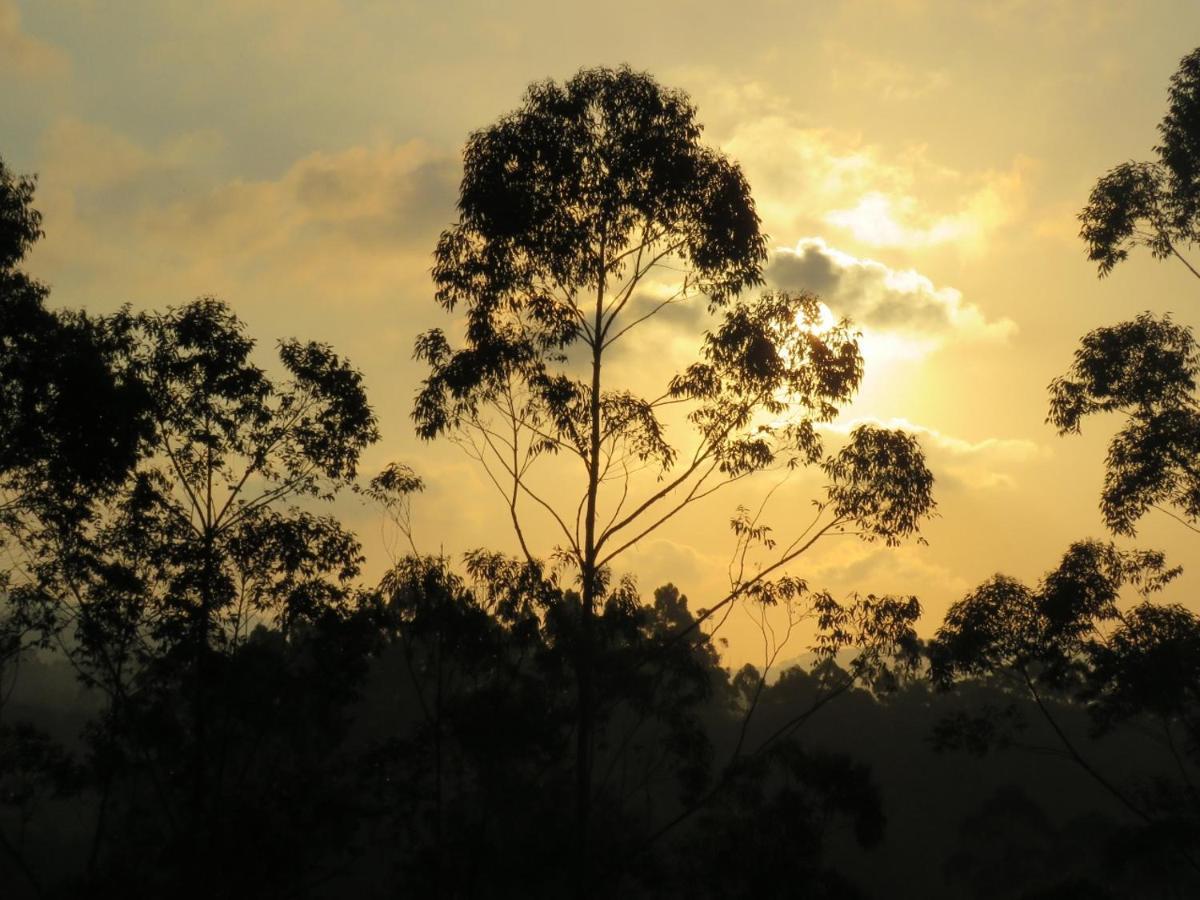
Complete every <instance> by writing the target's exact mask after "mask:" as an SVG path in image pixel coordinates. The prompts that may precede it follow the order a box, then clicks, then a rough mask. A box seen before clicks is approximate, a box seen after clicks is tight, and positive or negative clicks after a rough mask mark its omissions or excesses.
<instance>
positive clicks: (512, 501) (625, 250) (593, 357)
mask: <svg viewBox="0 0 1200 900" xmlns="http://www.w3.org/2000/svg"><path fill="white" fill-rule="evenodd" d="M700 138H701V126H700V125H699V124H698V123H697V121H696V118H695V110H694V108H693V106H692V104H691V103H690V101H689V100H688V98H687V97H686V96H685V95H684V94H683V93H681V92H679V91H675V90H670V89H667V88H664V87H663V86H661V85H659V84H658V83H657V82H656V81H655V80H654V79H653V78H651V77H650V76H649V75H646V74H642V73H638V72H633V71H631V70H630V69H628V68H619V69H590V70H583V71H581V72H579V73H578V74H577V75H575V76H574V77H572V78H571V79H569V80H567V81H566V82H564V83H562V84H558V83H555V82H552V81H546V82H541V83H537V84H534V85H533V86H531V87H530V88H529V90H528V92H527V94H526V96H525V99H524V102H523V103H522V105H521V106H520V107H519V108H518V109H516V110H515V111H514V112H512V113H510V114H508V115H506V116H504V117H503V118H501V119H500V120H499V121H498V122H497V123H495V124H494V125H492V126H490V127H488V128H485V129H482V130H480V131H478V132H475V133H474V134H473V135H471V137H470V139H469V140H468V143H467V146H466V149H465V153H464V166H463V178H462V184H461V190H460V194H459V201H458V213H459V217H458V221H457V222H456V223H455V224H454V225H452V226H451V227H450V228H448V229H447V230H446V231H445V232H443V234H442V235H441V238H440V240H439V241H438V244H437V249H436V252H435V263H434V268H433V277H434V282H435V285H436V288H437V292H436V297H437V300H438V302H439V303H440V304H441V305H442V306H443V307H444V308H445V309H446V311H447V312H456V311H458V312H460V313H461V315H462V316H463V318H464V319H465V323H464V332H463V341H462V343H461V345H460V346H458V347H454V346H452V345H451V342H450V340H449V339H448V338H447V337H446V335H445V334H444V333H443V331H441V330H440V329H435V330H432V331H429V332H427V333H425V334H423V335H421V336H420V337H419V338H418V340H417V342H416V347H415V352H416V355H417V357H418V358H419V359H421V360H423V361H424V362H425V363H427V364H428V366H429V376H428V377H427V378H426V380H425V382H424V384H423V386H422V388H421V390H420V391H419V392H418V394H417V397H416V403H415V409H414V413H413V417H414V420H415V423H416V426H417V431H418V433H419V434H420V435H421V436H423V437H425V438H434V437H437V436H439V435H443V434H448V435H451V436H453V437H454V438H455V439H457V440H459V441H460V442H461V443H462V444H463V445H464V446H465V447H466V448H467V449H468V451H469V452H470V453H471V454H472V455H473V456H475V458H476V459H478V461H479V462H480V463H481V464H482V466H483V467H484V470H485V471H486V473H487V475H488V477H489V478H490V480H491V482H492V483H493V484H494V485H495V487H496V488H497V489H498V491H499V492H500V494H501V495H502V496H503V499H504V503H505V505H506V507H507V512H508V516H509V518H510V520H511V523H512V526H513V529H514V531H515V535H516V539H517V541H518V542H519V544H520V546H521V550H522V552H523V553H524V555H525V557H526V558H527V560H528V561H530V562H532V561H534V560H535V558H536V557H538V556H540V555H542V554H539V553H535V549H540V548H535V547H534V546H531V542H532V540H533V537H532V533H531V526H530V516H529V512H530V511H533V512H534V513H535V514H537V515H541V516H544V517H545V521H547V522H548V523H549V526H550V527H551V528H552V529H553V530H554V533H555V534H556V535H557V542H556V544H555V545H554V546H553V547H552V548H547V549H548V550H549V554H548V555H550V556H552V557H553V558H554V559H555V561H556V563H557V564H558V565H559V567H560V571H570V572H573V573H574V575H575V576H576V577H577V578H578V585H579V609H580V620H581V621H580V633H581V638H580V640H579V642H578V650H577V652H576V653H575V658H574V663H573V664H574V669H575V674H576V678H577V686H578V727H577V732H576V738H577V740H576V745H577V746H576V777H577V785H576V805H577V816H578V826H579V835H578V838H579V844H580V853H581V854H583V856H584V857H585V859H584V865H586V852H587V851H586V847H587V841H588V827H589V826H588V819H589V809H590V803H591V799H590V798H591V795H592V790H593V784H592V761H593V746H592V745H593V740H594V734H593V724H594V719H595V708H594V707H595V702H596V698H595V692H594V685H593V669H594V666H595V659H594V647H593V646H592V644H593V639H594V635H593V630H594V625H593V622H594V620H595V618H596V616H597V610H598V607H599V604H600V603H601V602H603V600H604V597H605V595H606V590H607V589H608V586H609V585H610V583H611V579H612V575H611V572H612V567H613V566H614V565H615V564H616V563H617V562H618V560H619V559H620V558H621V556H622V554H623V553H625V552H626V551H628V550H629V549H630V548H632V547H633V546H635V545H636V544H637V542H638V541H640V540H642V539H644V538H646V537H647V536H648V535H650V534H652V533H654V532H655V531H656V529H659V528H660V527H662V526H663V525H664V524H666V523H667V522H668V521H670V520H672V519H673V518H674V517H676V516H677V515H679V514H680V513H681V512H682V511H683V510H684V509H686V508H687V507H689V506H690V505H692V504H694V503H696V502H698V501H700V500H702V499H703V498H705V497H708V496H710V495H712V494H713V493H715V492H716V491H718V490H720V489H721V488H723V487H725V486H727V485H729V484H732V483H734V482H738V481H741V480H742V479H744V478H746V477H748V476H750V475H752V474H754V473H758V472H762V471H764V470H768V469H772V468H783V467H796V466H806V465H814V464H818V463H820V464H822V465H823V466H824V468H825V472H826V474H827V476H828V480H829V482H830V485H829V489H828V493H827V495H826V497H825V498H823V499H822V500H821V501H820V502H819V503H818V510H817V511H818V517H817V519H818V520H817V521H814V522H813V524H812V525H811V526H810V527H809V529H808V530H807V531H805V532H803V533H802V534H800V535H799V536H793V537H791V538H788V539H786V540H784V539H779V540H777V539H776V538H775V537H774V536H773V535H772V534H771V533H770V530H769V529H768V528H767V527H766V526H765V525H764V524H763V523H762V522H761V521H760V519H759V516H758V515H755V514H751V513H750V512H748V511H741V512H739V513H738V515H737V516H735V517H734V520H733V525H734V530H735V532H736V533H737V548H738V549H737V550H736V551H735V556H736V557H737V558H738V560H739V561H740V562H739V565H736V566H734V567H732V568H731V572H732V573H733V574H732V575H731V583H730V589H729V592H728V594H727V596H726V597H725V598H723V599H721V600H719V601H717V602H715V603H713V604H710V605H708V608H707V611H706V612H705V613H704V614H703V615H701V616H700V617H698V620H697V621H696V622H695V623H693V625H692V626H689V628H690V630H693V631H694V630H695V629H696V628H698V627H699V624H700V622H702V621H704V620H706V619H708V618H710V617H711V616H712V615H713V614H714V613H715V612H717V611H718V610H720V609H722V608H725V607H727V606H728V605H729V604H731V603H733V602H735V601H736V600H737V599H738V598H740V597H746V596H751V595H753V596H755V597H756V598H757V599H759V600H763V601H772V600H776V601H781V602H782V601H789V602H790V601H792V600H798V598H799V597H800V596H802V595H805V594H806V592H807V586H806V585H805V584H804V583H803V582H802V581H801V580H800V579H797V578H795V577H794V576H791V575H788V574H786V572H787V566H788V564H789V563H791V562H792V561H794V560H795V559H796V558H798V557H799V556H800V555H801V554H802V553H804V552H805V551H806V550H807V549H808V548H810V547H811V546H812V545H813V544H814V543H815V542H816V541H817V540H819V539H820V538H821V537H823V536H826V535H830V534H834V533H839V532H840V533H845V532H855V533H858V534H860V535H861V536H863V537H865V538H867V539H876V538H878V539H882V540H885V541H887V542H889V543H892V542H895V541H897V540H899V539H901V538H903V537H905V536H908V535H911V534H913V533H914V532H915V531H916V530H917V526H918V524H919V522H920V521H921V519H922V518H923V517H924V516H925V515H927V514H928V513H929V512H930V511H931V509H932V507H933V501H932V498H931V493H930V491H931V485H932V478H931V476H930V475H929V472H928V470H927V469H926V468H925V466H924V460H923V457H922V456H921V453H920V448H919V447H918V446H917V445H916V444H915V442H914V441H913V440H912V439H911V438H910V437H908V436H907V435H904V434H901V433H898V432H889V431H885V430H882V429H876V428H869V427H864V428H860V429H857V430H856V431H854V432H853V434H852V435H851V437H850V440H849V444H848V446H847V447H846V448H845V449H844V450H843V451H842V452H840V453H839V454H838V455H836V456H835V457H833V458H830V459H824V460H823V457H824V451H823V448H822V443H821V440H820V435H819V433H818V430H817V428H816V425H817V424H819V423H822V422H828V421H830V420H831V419H832V418H833V417H834V416H835V415H836V414H837V411H838V406H839V404H842V403H844V402H845V401H847V400H849V399H850V397H851V396H852V395H853V393H854V392H855V390H856V388H857V387H858V384H859V381H860V378H861V374H862V358H861V355H860V353H859V350H858V344H857V340H856V335H855V334H854V332H853V331H852V329H851V327H850V325H849V323H847V322H841V323H837V324H835V325H832V326H831V327H828V328H823V327H821V325H820V322H821V308H820V305H819V303H818V301H817V299H816V298H815V297H813V296H812V295H809V294H806V293H800V294H789V293H782V292H778V293H777V292H765V293H762V294H761V295H759V296H756V297H746V296H744V292H745V291H746V289H748V288H753V287H755V286H757V285H759V284H760V283H761V275H760V269H761V266H762V263H763V261H764V259H765V257H766V247H767V245H766V239H765V238H764V236H763V235H762V233H761V232H760V229H759V219H758V215H757V213H756V211H755V207H754V203H753V200H752V199H751V196H750V190H749V186H748V184H747V182H746V180H745V177H744V176H743V174H742V172H741V170H740V169H739V167H738V166H737V165H736V164H735V163H733V162H732V161H730V160H728V159H727V158H725V157H724V156H723V155H722V154H721V153H719V152H718V151H716V150H714V149H712V148H710V147H707V146H705V145H704V144H703V143H702V142H701V140H700ZM697 304H700V305H703V306H704V307H706V309H707V314H708V315H709V317H710V318H711V320H712V321H713V324H712V327H711V328H710V329H709V330H708V331H706V332H705V333H704V335H703V337H702V339H701V346H700V348H699V358H698V359H697V360H696V361H695V362H693V363H691V364H690V365H687V366H686V367H684V368H683V370H682V371H680V372H678V373H676V374H674V376H673V377H668V378H666V379H665V383H663V384H660V385H658V386H657V387H655V388H652V389H651V390H650V391H649V392H648V393H644V392H643V391H644V389H645V382H646V381H647V374H646V373H645V371H644V370H645V369H646V368H647V367H646V366H645V365H644V364H643V363H642V362H641V361H639V364H637V365H635V366H633V367H632V368H635V369H641V370H643V371H640V372H633V373H631V372H630V368H631V366H630V365H629V363H628V360H626V361H625V364H624V365H623V366H622V365H621V364H620V362H619V360H618V358H617V357H618V353H619V352H620V349H621V345H622V343H623V342H625V343H627V342H629V341H630V340H631V337H630V336H631V334H635V333H637V330H638V329H639V328H642V327H643V326H645V324H646V323H647V322H648V321H649V320H651V319H653V318H655V317H656V316H659V315H661V314H663V313H664V312H665V311H667V310H668V309H669V308H674V307H679V306H686V305H693V306H694V305H697ZM676 426H683V427H688V426H690V428H691V429H692V432H693V433H692V436H691V438H690V439H686V440H680V441H674V442H673V441H672V440H671V439H670V437H669V436H668V428H669V427H676ZM550 457H558V458H562V459H563V460H565V461H569V464H570V465H572V466H574V467H575V468H574V471H576V472H578V481H570V480H569V478H570V476H567V478H564V477H563V476H562V473H561V471H558V472H556V474H555V476H554V478H553V481H552V484H551V486H550V487H549V488H547V487H546V485H545V484H544V483H543V482H541V481H539V480H538V472H539V463H542V462H544V461H545V460H547V458H550ZM566 464H568V463H567V462H560V463H559V465H566ZM639 472H640V473H642V476H641V477H639V476H638V473H639ZM751 550H755V551H769V552H770V553H772V554H773V556H772V558H771V559H770V560H769V561H763V560H762V559H759V560H758V561H754V560H753V554H751V553H750V551H751Z"/></svg>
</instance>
